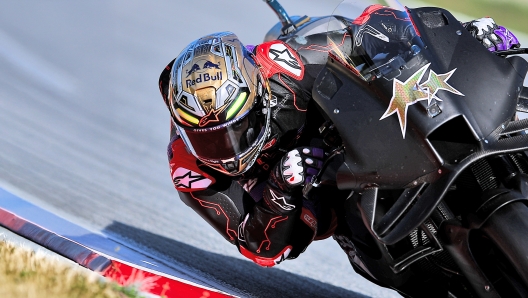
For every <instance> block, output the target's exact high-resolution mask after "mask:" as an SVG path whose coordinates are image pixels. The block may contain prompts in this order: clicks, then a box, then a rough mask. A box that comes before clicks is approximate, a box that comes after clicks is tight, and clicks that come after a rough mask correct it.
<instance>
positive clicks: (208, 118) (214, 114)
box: [198, 109, 224, 127]
mask: <svg viewBox="0 0 528 298" xmlns="http://www.w3.org/2000/svg"><path fill="white" fill-rule="evenodd" d="M223 110H224V109H219V110H210V111H209V113H208V114H207V115H205V116H203V117H202V119H200V122H199V123H198V126H200V127H204V126H206V125H207V124H209V123H211V122H218V121H220V119H218V114H220V113H221V112H222V111H223Z"/></svg>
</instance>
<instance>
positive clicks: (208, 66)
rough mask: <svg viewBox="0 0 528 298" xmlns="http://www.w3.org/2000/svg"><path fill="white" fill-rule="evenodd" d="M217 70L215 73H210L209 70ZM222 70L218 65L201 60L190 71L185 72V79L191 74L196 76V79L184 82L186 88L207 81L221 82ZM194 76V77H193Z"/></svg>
mask: <svg viewBox="0 0 528 298" xmlns="http://www.w3.org/2000/svg"><path fill="white" fill-rule="evenodd" d="M215 69H218V70H220V71H217V72H216V73H211V72H210V71H211V70H215ZM221 70H222V69H221V68H220V63H218V64H216V63H214V62H211V61H209V60H207V59H201V60H198V61H196V63H194V64H193V65H192V66H191V68H190V69H188V70H186V71H185V73H186V74H187V76H186V78H188V77H190V76H191V75H192V74H198V76H197V77H194V78H193V79H187V80H185V85H186V86H187V88H189V87H191V86H194V85H196V84H200V83H205V82H208V81H216V80H222V71H221ZM195 76H196V75H195Z"/></svg>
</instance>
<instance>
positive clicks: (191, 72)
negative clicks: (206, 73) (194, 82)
mask: <svg viewBox="0 0 528 298" xmlns="http://www.w3.org/2000/svg"><path fill="white" fill-rule="evenodd" d="M199 70H200V65H198V64H196V63H194V64H193V66H192V67H191V69H189V70H186V71H185V72H186V73H187V78H188V77H189V76H190V75H192V74H193V73H195V72H197V71H199Z"/></svg>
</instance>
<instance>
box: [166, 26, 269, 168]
mask: <svg viewBox="0 0 528 298" xmlns="http://www.w3.org/2000/svg"><path fill="white" fill-rule="evenodd" d="M267 98H269V87H268V83H267V82H266V81H265V80H264V79H263V77H262V75H261V73H260V70H259V67H258V65H257V64H256V62H255V60H254V59H253V54H252V53H251V52H249V51H248V50H247V49H246V47H244V45H243V44H242V43H241V42H240V41H239V40H238V37H237V36H236V35H235V34H233V33H231V32H220V33H215V34H211V35H207V36H204V37H202V38H200V39H198V40H195V41H194V42H192V43H191V44H189V45H188V46H187V47H186V48H185V49H184V50H183V51H182V52H181V53H180V55H179V56H178V57H177V58H176V60H175V62H174V64H173V66H172V69H171V75H170V83H169V94H168V104H169V109H170V112H171V116H172V119H173V121H174V124H175V126H176V128H177V130H178V132H179V134H180V136H181V138H182V139H183V141H184V142H185V145H186V147H187V148H188V150H189V151H190V153H191V154H193V155H194V156H195V157H196V158H197V159H199V160H200V161H201V162H203V163H204V164H206V165H208V166H209V167H211V168H213V169H215V170H218V171H220V172H222V173H224V174H227V175H231V176H235V175H239V174H242V173H244V172H245V171H247V170H248V169H249V168H250V167H251V166H252V165H253V164H254V162H255V160H256V159H257V157H258V155H259V154H260V152H261V150H262V148H263V146H264V143H265V142H266V139H267V138H268V135H269V131H270V108H269V100H267Z"/></svg>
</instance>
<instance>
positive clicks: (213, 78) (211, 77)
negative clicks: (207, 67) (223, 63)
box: [185, 71, 222, 88]
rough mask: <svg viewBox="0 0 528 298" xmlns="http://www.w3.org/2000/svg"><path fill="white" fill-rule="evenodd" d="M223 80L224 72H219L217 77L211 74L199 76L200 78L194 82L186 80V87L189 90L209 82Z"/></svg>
mask: <svg viewBox="0 0 528 298" xmlns="http://www.w3.org/2000/svg"><path fill="white" fill-rule="evenodd" d="M216 80H222V72H221V71H218V72H216V74H215V75H211V74H209V73H203V74H199V75H198V77H197V78H196V79H194V80H185V85H186V86H187V88H189V87H191V86H194V85H196V84H200V83H205V82H208V81H216Z"/></svg>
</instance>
